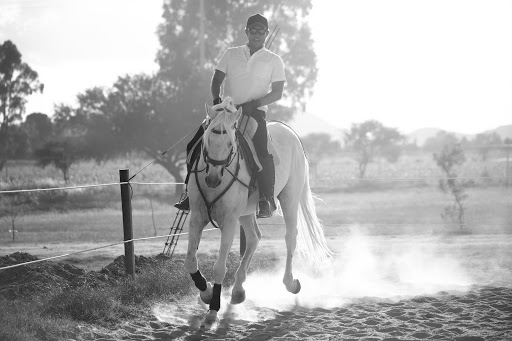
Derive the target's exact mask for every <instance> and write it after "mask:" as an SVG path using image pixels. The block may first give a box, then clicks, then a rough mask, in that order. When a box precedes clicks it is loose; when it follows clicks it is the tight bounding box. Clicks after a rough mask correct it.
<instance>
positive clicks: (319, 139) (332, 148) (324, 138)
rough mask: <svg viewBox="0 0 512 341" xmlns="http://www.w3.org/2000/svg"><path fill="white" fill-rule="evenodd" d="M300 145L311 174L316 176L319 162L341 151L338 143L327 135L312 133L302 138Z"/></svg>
mask: <svg viewBox="0 0 512 341" xmlns="http://www.w3.org/2000/svg"><path fill="white" fill-rule="evenodd" d="M301 140H302V144H303V145H304V149H305V150H306V155H307V157H308V160H309V162H310V165H311V171H312V172H313V174H317V167H318V163H319V162H320V160H322V159H323V158H324V157H326V156H328V155H335V154H336V153H338V152H340V151H341V147H340V143H339V142H338V141H333V140H332V139H331V136H330V135H329V134H325V133H312V134H308V135H307V136H305V137H303V138H302V139H301Z"/></svg>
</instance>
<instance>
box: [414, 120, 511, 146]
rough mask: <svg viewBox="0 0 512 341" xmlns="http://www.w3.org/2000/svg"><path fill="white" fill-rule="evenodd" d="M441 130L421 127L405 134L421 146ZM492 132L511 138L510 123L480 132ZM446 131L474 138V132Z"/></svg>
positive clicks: (503, 137)
mask: <svg viewBox="0 0 512 341" xmlns="http://www.w3.org/2000/svg"><path fill="white" fill-rule="evenodd" d="M441 130H442V129H439V128H422V129H417V130H415V131H413V132H411V133H409V134H407V135H406V136H407V140H408V141H409V142H414V141H416V144H417V145H418V146H420V147H421V146H423V145H424V144H425V141H427V139H429V138H430V137H434V136H436V134H437V133H438V132H440V131H441ZM493 132H496V133H497V134H498V135H499V136H500V137H501V139H503V140H504V139H505V138H507V137H508V138H510V139H512V124H511V125H506V126H501V127H498V128H496V129H490V130H486V131H483V132H482V134H490V133H493ZM448 133H452V134H455V136H457V137H458V138H462V137H465V138H467V139H468V140H471V139H474V138H475V136H476V134H472V135H471V134H461V133H457V132H454V131H448Z"/></svg>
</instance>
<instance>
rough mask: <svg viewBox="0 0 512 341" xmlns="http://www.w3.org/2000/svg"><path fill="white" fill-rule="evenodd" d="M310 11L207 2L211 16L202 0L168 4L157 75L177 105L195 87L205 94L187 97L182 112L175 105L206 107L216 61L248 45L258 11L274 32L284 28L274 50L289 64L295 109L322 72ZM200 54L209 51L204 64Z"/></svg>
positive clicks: (300, 3) (306, 3) (274, 4)
mask: <svg viewBox="0 0 512 341" xmlns="http://www.w3.org/2000/svg"><path fill="white" fill-rule="evenodd" d="M311 7H312V4H311V0H266V1H263V0H255V1H251V2H244V1H229V0H223V1H204V12H205V13H210V14H211V15H204V16H201V13H200V1H171V0H165V1H164V14H163V18H164V22H163V23H162V24H161V25H160V27H159V29H158V36H159V39H160V44H161V49H160V51H159V52H158V54H157V61H158V63H159V65H160V70H159V73H158V75H159V77H160V78H161V79H162V80H163V81H165V82H169V83H170V84H171V86H170V87H169V90H171V91H172V92H171V93H170V95H171V96H169V97H172V98H174V99H175V100H177V101H181V100H183V99H184V98H185V96H187V94H195V93H196V91H195V89H197V90H199V91H200V92H199V93H200V94H201V95H200V96H199V98H196V100H195V101H194V100H193V99H194V97H191V96H188V100H187V101H184V106H182V108H180V107H176V109H178V110H177V111H185V112H187V113H190V112H191V111H192V110H194V109H195V110H197V109H196V108H202V104H203V103H204V101H205V98H206V99H210V98H209V97H210V96H209V93H210V92H209V85H210V84H209V81H210V79H211V76H212V74H213V70H214V68H215V66H216V64H217V62H218V61H219V59H220V57H221V55H222V53H223V52H224V51H225V50H226V49H227V48H228V47H230V46H235V45H242V44H243V43H245V42H246V40H247V37H246V35H245V32H244V28H245V24H246V20H247V18H248V17H249V16H250V15H252V14H254V13H257V12H260V13H262V14H264V15H266V16H267V17H268V18H269V24H270V26H271V29H272V26H273V25H276V24H277V23H278V24H279V34H278V36H277V38H276V39H275V40H274V42H273V45H272V47H271V49H272V50H273V51H275V52H276V53H277V54H279V55H280V56H281V57H282V59H283V61H284V63H285V68H286V73H287V83H286V88H285V93H284V95H285V96H287V98H288V102H289V103H290V106H292V107H300V106H302V105H303V104H304V103H305V100H306V98H307V97H308V96H309V95H311V93H312V89H313V86H314V84H315V82H316V76H317V72H318V69H317V67H316V54H315V52H314V49H313V48H312V46H313V41H312V37H311V30H310V27H309V25H308V21H307V20H306V17H307V15H308V14H309V11H310V10H311ZM202 18H203V19H202ZM201 20H203V21H202V22H203V23H204V27H205V28H206V29H205V30H204V32H202V31H201V29H200V27H201V25H200V23H201ZM203 33H204V36H202V34H203ZM202 37H204V39H201V38H202ZM201 50H204V59H203V60H201ZM203 72H205V74H204V73H203ZM174 94H176V95H177V96H173V95H174ZM191 100H192V101H191ZM198 100H199V103H198ZM281 103H282V102H281ZM175 104H176V103H175ZM195 104H197V105H195ZM181 109H184V110H181ZM199 110H202V109H199ZM273 117H275V116H274V115H273Z"/></svg>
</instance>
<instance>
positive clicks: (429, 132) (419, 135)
mask: <svg viewBox="0 0 512 341" xmlns="http://www.w3.org/2000/svg"><path fill="white" fill-rule="evenodd" d="M440 131H441V129H439V128H421V129H417V130H415V131H413V132H412V133H409V134H407V135H406V136H407V141H408V142H410V143H413V142H416V145H417V146H423V145H424V144H425V141H427V140H428V139H429V138H431V137H433V136H436V134H437V133H438V132H440Z"/></svg>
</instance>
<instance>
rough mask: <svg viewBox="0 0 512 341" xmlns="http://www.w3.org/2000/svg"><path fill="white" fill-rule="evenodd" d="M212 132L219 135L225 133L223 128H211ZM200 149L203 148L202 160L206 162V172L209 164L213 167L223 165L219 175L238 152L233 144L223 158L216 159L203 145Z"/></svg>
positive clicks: (222, 173)
mask: <svg viewBox="0 0 512 341" xmlns="http://www.w3.org/2000/svg"><path fill="white" fill-rule="evenodd" d="M212 133H214V134H217V135H221V134H226V133H227V132H226V131H225V130H217V129H212ZM202 150H203V152H202V155H203V160H204V162H205V163H206V172H208V169H209V165H212V166H215V167H217V166H223V167H222V169H221V171H220V174H221V175H224V169H226V167H229V165H231V162H233V160H234V156H235V155H236V154H238V151H237V152H236V153H235V152H234V148H233V146H231V149H230V150H229V155H228V156H227V157H226V158H225V159H224V160H216V159H212V158H211V157H210V156H209V155H208V150H207V149H206V148H204V145H203V147H202Z"/></svg>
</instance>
